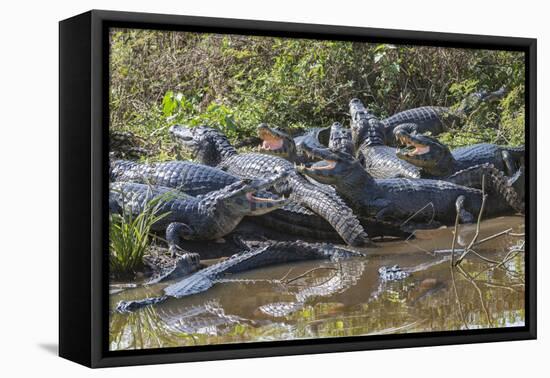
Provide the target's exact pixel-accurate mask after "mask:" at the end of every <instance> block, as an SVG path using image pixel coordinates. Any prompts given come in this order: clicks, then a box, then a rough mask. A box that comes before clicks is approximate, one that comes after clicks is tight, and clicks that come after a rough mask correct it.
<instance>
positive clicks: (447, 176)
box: [395, 125, 525, 213]
mask: <svg viewBox="0 0 550 378" xmlns="http://www.w3.org/2000/svg"><path fill="white" fill-rule="evenodd" d="M402 126H403V125H402ZM402 126H400V127H398V128H396V129H395V137H396V139H397V140H398V141H399V143H401V144H404V145H405V147H404V148H402V149H400V150H398V152H397V156H398V157H399V158H401V159H404V160H406V161H408V162H410V163H412V164H414V165H416V166H418V167H419V168H420V169H421V173H422V177H424V178H435V179H440V180H445V181H450V182H454V183H456V184H459V185H464V186H469V187H472V188H477V189H481V188H482V182H483V177H485V178H486V180H485V181H486V182H485V183H486V184H487V185H486V189H487V192H488V193H489V194H496V195H497V196H500V197H501V198H503V199H504V200H505V201H506V202H507V203H508V204H509V205H510V206H511V207H512V208H513V209H515V210H516V211H518V212H520V213H523V212H524V211H525V201H524V195H523V194H522V193H524V190H525V189H524V187H523V185H524V179H525V178H524V177H523V172H520V170H519V168H521V167H522V166H523V160H524V153H525V149H524V147H504V146H497V145H495V144H489V143H482V144H476V145H473V146H468V147H463V148H458V149H456V150H454V151H452V152H451V151H450V150H449V148H448V147H447V146H446V145H444V144H443V143H441V142H439V141H438V140H437V139H435V138H433V137H429V136H425V135H421V134H416V133H414V134H411V133H409V129H408V128H407V127H402ZM516 173H518V174H517V175H516ZM506 175H508V176H511V177H506ZM516 176H517V177H516ZM514 177H515V178H514Z"/></svg>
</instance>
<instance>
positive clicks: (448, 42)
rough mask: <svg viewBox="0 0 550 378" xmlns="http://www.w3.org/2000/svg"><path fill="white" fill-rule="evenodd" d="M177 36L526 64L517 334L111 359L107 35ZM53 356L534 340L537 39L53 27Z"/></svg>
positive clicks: (109, 14) (485, 332) (211, 21)
mask: <svg viewBox="0 0 550 378" xmlns="http://www.w3.org/2000/svg"><path fill="white" fill-rule="evenodd" d="M110 27H128V28H147V29H161V30H184V31H202V32H217V33H235V34H252V35H268V36H285V37H301V38H317V39H340V40H354V41H368V42H387V43H400V44H415V45H430V46H444V47H465V48H483V49H504V50H516V51H523V52H525V57H526V76H527V77H526V98H525V104H526V107H527V112H526V128H527V130H526V132H527V134H526V135H527V137H526V148H527V154H526V171H527V175H528V176H527V177H528V180H527V181H528V182H527V183H526V184H527V193H529V195H528V196H527V198H526V206H527V209H528V212H527V216H526V220H525V222H526V231H527V238H526V248H527V249H526V252H527V253H526V254H525V258H526V297H525V306H526V307H525V311H526V322H525V326H524V327H515V328H508V329H507V328H503V329H480V330H465V331H445V332H430V333H414V334H404V335H384V336H365V337H345V338H326V339H313V340H293V341H276V342H262V343H245V344H232V345H207V346H196V347H181V348H166V349H154V350H153V349H149V350H136V351H117V352H112V351H109V350H108V348H107V343H108V290H107V289H108V281H107V274H106V269H105V267H106V266H107V264H108V256H107V254H105V253H103V251H104V250H105V248H106V246H107V243H108V240H107V238H108V216H107V214H108V208H107V201H106V198H107V196H106V195H107V193H108V191H107V190H108V168H107V167H108V131H107V130H108V123H109V116H108V88H109V77H108V51H109V50H108V48H109V46H108V30H109V28H110ZM59 46H60V49H59V51H60V52H59V89H60V95H59V128H60V132H59V172H60V175H59V186H60V192H59V212H60V217H59V219H60V224H59V354H60V356H61V357H64V358H67V359H69V360H72V361H75V362H77V363H80V364H83V365H86V366H89V367H109V366H119V365H139V364H157V363H169V362H186V361H202V360H218V359H232V358H249V357H265V356H279V355H297V354H308V353H328V352H343V351H355V350H369V349H386V348H406V347H418V346H433V345H448V344H458V343H463V344H466V343H480V342H496V341H509V340H525V339H535V338H536V334H537V331H536V329H537V324H536V322H537V318H536V313H537V311H536V85H537V82H536V61H537V57H536V49H537V47H536V39H528V38H512V37H496V36H484V35H466V34H448V33H434V32H419V31H406V30H386V29H374V28H358V27H344V26H329V25H312V24H297V23H282V22H268V21H250V20H237V19H223V18H205V17H189V16H175V15H161V14H145V13H127V12H113V11H102V10H92V11H89V12H86V13H84V14H81V15H78V16H75V17H72V18H69V19H67V20H64V21H61V22H60V24H59Z"/></svg>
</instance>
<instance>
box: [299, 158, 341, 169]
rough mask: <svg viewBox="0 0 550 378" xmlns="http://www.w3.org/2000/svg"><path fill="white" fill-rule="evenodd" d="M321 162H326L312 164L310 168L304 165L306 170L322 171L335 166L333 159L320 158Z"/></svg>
mask: <svg viewBox="0 0 550 378" xmlns="http://www.w3.org/2000/svg"><path fill="white" fill-rule="evenodd" d="M322 162H323V163H326V164H325V165H317V164H315V165H312V166H311V168H308V167H306V169H307V170H308V171H324V170H331V169H334V167H336V161H334V160H322Z"/></svg>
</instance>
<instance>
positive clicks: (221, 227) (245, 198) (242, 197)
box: [109, 174, 289, 255]
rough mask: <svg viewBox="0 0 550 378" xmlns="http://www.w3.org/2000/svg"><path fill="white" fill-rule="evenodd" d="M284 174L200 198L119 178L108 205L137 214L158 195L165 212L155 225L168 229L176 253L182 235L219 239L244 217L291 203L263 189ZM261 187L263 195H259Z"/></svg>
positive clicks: (160, 211)
mask: <svg viewBox="0 0 550 378" xmlns="http://www.w3.org/2000/svg"><path fill="white" fill-rule="evenodd" d="M285 178H286V175H285V174H279V175H272V176H271V177H266V178H263V179H257V180H254V181H251V180H248V182H247V181H246V180H245V181H238V182H235V183H233V184H230V185H228V186H227V187H225V188H223V189H220V190H218V191H215V192H211V193H209V194H207V195H205V196H202V197H200V198H195V197H191V196H187V195H184V194H182V193H180V192H177V191H174V189H172V188H165V187H159V186H155V187H151V186H148V185H145V184H137V183H128V182H117V183H112V184H111V185H110V193H109V207H110V210H111V212H113V213H119V214H124V215H127V214H132V215H134V216H136V215H138V214H140V213H142V212H143V211H145V210H146V209H147V208H148V206H151V205H150V203H151V201H152V200H153V199H158V200H157V201H158V203H157V204H156V208H155V209H156V214H157V215H160V214H165V216H164V217H162V218H161V219H159V220H157V221H156V222H155V223H154V224H153V225H152V229H153V231H164V230H166V240H167V241H168V244H169V247H170V251H171V253H172V255H175V253H176V251H177V249H178V245H179V244H180V243H181V239H187V240H216V239H219V238H221V237H223V236H225V235H227V234H228V233H230V232H231V231H233V229H234V228H235V227H236V226H237V225H238V224H239V223H240V221H241V220H242V218H243V217H245V216H255V215H262V214H266V213H268V212H270V211H273V210H275V209H277V208H279V207H281V206H283V205H285V204H286V203H288V202H289V200H288V199H285V198H284V197H283V198H279V197H278V196H276V195H273V194H270V196H269V197H268V198H266V197H265V196H264V193H265V192H263V191H264V190H265V189H267V188H269V187H271V186H272V185H274V184H276V183H277V182H280V181H282V180H284V179H285ZM260 191H262V196H263V197H258V195H259V192H260Z"/></svg>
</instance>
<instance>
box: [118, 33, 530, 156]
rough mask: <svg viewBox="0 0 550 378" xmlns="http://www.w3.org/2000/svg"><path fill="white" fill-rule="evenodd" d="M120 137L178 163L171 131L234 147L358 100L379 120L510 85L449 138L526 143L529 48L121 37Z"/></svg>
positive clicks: (313, 123) (314, 122)
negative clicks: (183, 129) (187, 127)
mask: <svg viewBox="0 0 550 378" xmlns="http://www.w3.org/2000/svg"><path fill="white" fill-rule="evenodd" d="M110 68H111V69H110V80H111V82H110V89H111V95H110V110H111V112H110V121H111V130H119V131H131V132H133V133H135V134H136V135H138V136H140V137H141V138H143V139H142V140H143V141H145V143H146V144H147V146H154V151H155V154H154V156H153V159H160V160H165V159H171V158H174V157H176V151H175V149H174V146H173V142H172V141H171V140H170V138H169V136H168V132H167V128H168V127H169V126H170V125H172V124H174V123H177V122H179V123H185V124H191V125H198V124H209V125H212V126H215V127H219V128H221V129H222V130H223V131H224V132H225V133H226V134H227V135H228V136H229V137H230V138H231V139H232V140H233V141H235V140H239V139H242V138H246V137H250V136H253V135H255V128H256V126H257V125H258V124H259V123H260V122H267V123H269V124H271V125H273V126H279V127H283V128H285V129H287V130H289V131H293V130H294V129H304V128H309V127H319V126H327V125H330V124H331V123H332V122H334V121H339V122H342V123H343V124H349V116H348V114H347V111H348V102H349V100H350V99H351V98H353V97H358V98H360V99H361V100H362V101H363V102H364V103H365V105H366V106H367V107H368V108H369V109H370V110H371V111H373V112H374V113H375V114H377V115H378V116H380V117H385V116H388V115H391V114H393V113H395V112H397V111H401V110H405V109H408V108H412V107H417V106H424V105H439V106H453V105H456V104H458V103H459V102H460V101H461V100H462V99H463V98H464V97H465V96H467V95H468V94H470V93H472V92H475V91H477V90H480V89H487V90H497V89H499V88H500V87H502V86H506V88H507V89H508V90H509V92H508V94H507V96H506V97H505V98H504V99H503V100H502V101H500V102H498V103H493V104H484V105H483V106H482V107H481V108H480V109H479V110H478V111H476V112H474V113H473V114H472V115H470V116H469V117H468V120H467V123H466V125H465V126H464V127H463V128H461V129H459V130H451V131H450V132H448V133H445V134H443V135H441V137H440V139H441V140H443V141H444V142H446V143H448V144H450V145H451V146H452V147H457V146H463V145H467V144H472V143H479V142H493V143H498V144H511V145H518V144H523V143H524V138H525V134H524V132H525V109H524V107H525V106H524V105H525V101H524V96H525V87H524V83H525V64H524V54H523V53H521V52H508V51H492V50H474V49H456V48H438V47H422V46H405V45H390V44H372V43H359V42H344V41H318V40H308V39H285V38H272V37H267V38H266V37H255V36H238V35H216V34H199V33H186V32H164V31H151V30H131V29H116V30H112V32H111V62H110Z"/></svg>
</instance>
